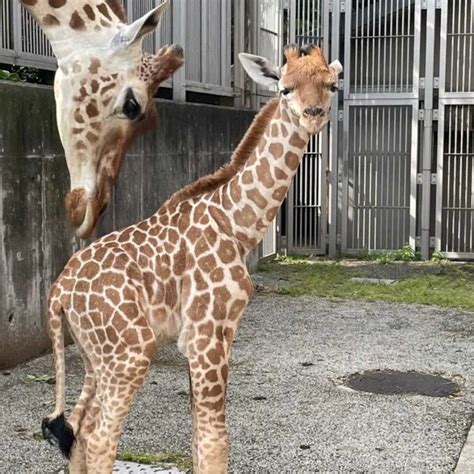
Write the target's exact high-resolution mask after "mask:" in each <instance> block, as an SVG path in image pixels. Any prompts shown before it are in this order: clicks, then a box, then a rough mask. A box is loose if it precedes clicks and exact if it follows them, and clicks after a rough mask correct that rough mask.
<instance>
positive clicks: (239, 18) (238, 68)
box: [233, 0, 296, 107]
mask: <svg viewBox="0 0 474 474" xmlns="http://www.w3.org/2000/svg"><path fill="white" fill-rule="evenodd" d="M295 1H296V0H292V2H295ZM233 6H234V88H235V89H236V90H237V91H239V92H240V94H236V96H235V99H234V106H236V107H243V106H244V105H245V92H244V85H245V76H244V70H243V68H242V65H241V64H240V61H239V57H238V55H239V53H241V52H243V51H245V33H244V31H245V29H244V28H245V0H234V2H233ZM290 31H291V30H290Z"/></svg>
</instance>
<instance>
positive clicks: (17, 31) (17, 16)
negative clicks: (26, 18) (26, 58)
mask: <svg viewBox="0 0 474 474" xmlns="http://www.w3.org/2000/svg"><path fill="white" fill-rule="evenodd" d="M21 8H22V7H21V5H20V2H13V51H14V52H15V57H16V58H18V57H19V56H20V55H21V53H22V50H21Z"/></svg>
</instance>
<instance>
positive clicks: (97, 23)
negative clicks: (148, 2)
mask: <svg viewBox="0 0 474 474" xmlns="http://www.w3.org/2000/svg"><path fill="white" fill-rule="evenodd" d="M15 1H16V0H15ZM20 3H21V4H22V5H23V7H25V8H26V9H27V10H28V11H29V12H30V13H31V14H32V15H33V16H34V17H35V19H36V21H37V22H38V24H39V25H40V26H41V28H42V30H43V32H44V33H45V34H46V36H47V37H48V39H49V41H50V43H51V46H52V48H53V51H54V54H55V55H56V57H57V58H58V59H61V58H63V57H65V56H67V55H68V54H70V53H71V52H72V51H75V50H78V49H81V48H82V49H83V48H84V47H90V45H91V44H95V45H100V46H101V47H104V45H106V44H108V41H110V39H111V38H112V37H113V36H114V34H115V33H116V32H117V31H118V29H119V27H120V25H122V24H123V23H124V22H125V21H126V18H125V14H124V10H123V7H122V5H121V3H120V1H119V0H87V1H84V0H20Z"/></svg>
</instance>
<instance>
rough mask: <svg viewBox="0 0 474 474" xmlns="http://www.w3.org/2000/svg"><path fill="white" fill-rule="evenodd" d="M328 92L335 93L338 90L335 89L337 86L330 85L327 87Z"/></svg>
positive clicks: (337, 88)
mask: <svg viewBox="0 0 474 474" xmlns="http://www.w3.org/2000/svg"><path fill="white" fill-rule="evenodd" d="M329 90H330V91H331V92H337V91H338V90H339V87H337V84H331V85H330V86H329Z"/></svg>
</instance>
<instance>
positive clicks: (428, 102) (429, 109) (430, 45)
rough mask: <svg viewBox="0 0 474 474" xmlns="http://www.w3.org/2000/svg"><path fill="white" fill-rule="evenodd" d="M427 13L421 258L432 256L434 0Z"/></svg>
mask: <svg viewBox="0 0 474 474" xmlns="http://www.w3.org/2000/svg"><path fill="white" fill-rule="evenodd" d="M427 7H428V9H427V15H426V62H425V113H424V133H423V162H422V189H421V191H422V197H421V242H420V243H421V258H422V259H423V260H428V259H429V258H430V203H431V186H432V185H431V156H432V140H433V75H434V50H435V44H434V40H435V17H436V8H435V5H434V2H428V5H427Z"/></svg>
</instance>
